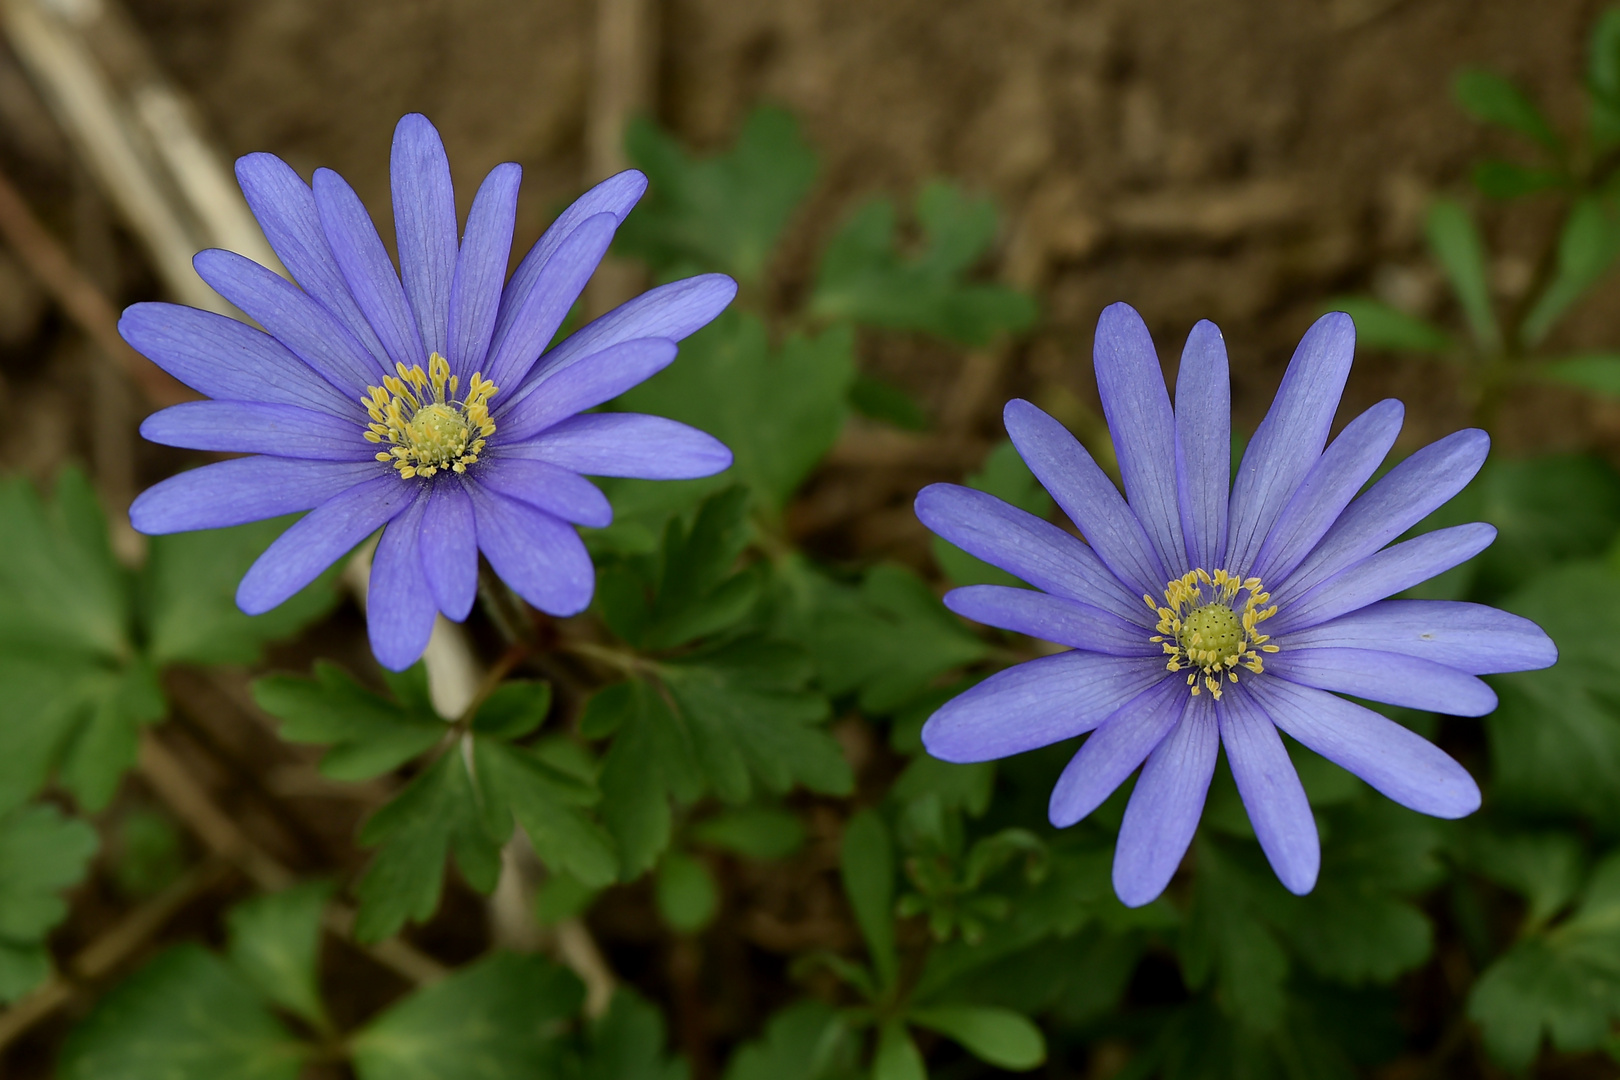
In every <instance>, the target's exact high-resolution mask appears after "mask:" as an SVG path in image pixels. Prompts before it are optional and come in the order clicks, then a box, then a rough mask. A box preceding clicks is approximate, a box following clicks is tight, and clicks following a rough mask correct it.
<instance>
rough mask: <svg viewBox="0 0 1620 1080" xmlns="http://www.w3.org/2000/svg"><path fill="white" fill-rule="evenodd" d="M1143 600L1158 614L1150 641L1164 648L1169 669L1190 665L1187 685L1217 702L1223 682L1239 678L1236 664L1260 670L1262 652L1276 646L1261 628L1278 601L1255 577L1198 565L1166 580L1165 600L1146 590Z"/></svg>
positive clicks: (1273, 650)
mask: <svg viewBox="0 0 1620 1080" xmlns="http://www.w3.org/2000/svg"><path fill="white" fill-rule="evenodd" d="M1240 595H1242V597H1243V599H1242V600H1241V601H1239V600H1238V597H1239V596H1240ZM1142 600H1143V602H1144V603H1146V604H1147V606H1148V610H1149V611H1151V612H1153V613H1154V614H1155V615H1157V616H1158V619H1159V621H1158V625H1157V627H1155V629H1156V630H1157V631H1158V633H1157V634H1155V635H1154V636H1152V637H1150V638H1149V639H1148V640H1150V641H1152V642H1153V643H1154V644H1157V645H1158V646H1159V647H1160V648H1161V649H1163V650H1164V653H1165V655H1166V661H1165V668H1166V670H1168V671H1171V672H1177V673H1179V672H1181V671H1183V670H1186V669H1189V668H1190V669H1192V670H1191V671H1190V672H1189V673H1188V675H1187V688H1188V691H1189V692H1190V693H1191V694H1192V695H1193V696H1195V697H1196V696H1198V695H1199V694H1201V693H1202V692H1203V691H1205V690H1208V691H1209V695H1210V697H1212V698H1214V699H1215V700H1216V701H1219V700H1220V698H1221V690H1222V684H1223V683H1224V682H1228V681H1229V682H1234V683H1235V682H1237V681H1238V672H1237V669H1238V668H1246V669H1247V670H1249V671H1251V672H1254V673H1255V674H1257V675H1258V674H1260V673H1261V672H1263V671H1264V663H1263V661H1262V659H1261V653H1274V652H1277V651H1278V646H1276V645H1271V644H1267V642H1269V641H1270V640H1271V639H1270V638H1269V637H1268V636H1267V635H1265V634H1262V633H1260V632H1259V629H1258V627H1259V625H1260V624H1261V623H1263V622H1265V621H1266V620H1267V619H1269V618H1271V617H1272V616H1273V615H1275V614H1276V613H1277V605H1275V604H1271V603H1270V601H1271V594H1270V593H1268V592H1266V591H1265V589H1264V586H1262V584H1261V582H1260V579H1259V578H1257V577H1251V578H1242V577H1239V576H1238V575H1237V574H1234V573H1231V572H1230V571H1227V570H1224V569H1217V570H1206V569H1204V568H1202V567H1200V568H1199V569H1197V570H1192V571H1189V572H1188V573H1186V574H1183V575H1182V576H1181V577H1179V578H1174V579H1172V580H1170V581H1167V582H1165V586H1164V605H1161V604H1160V603H1159V602H1158V601H1156V600H1154V599H1153V597H1152V596H1148V595H1144V596H1143V597H1142ZM1223 676H1224V678H1223Z"/></svg>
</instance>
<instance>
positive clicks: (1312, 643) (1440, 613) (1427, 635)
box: [1275, 600, 1558, 675]
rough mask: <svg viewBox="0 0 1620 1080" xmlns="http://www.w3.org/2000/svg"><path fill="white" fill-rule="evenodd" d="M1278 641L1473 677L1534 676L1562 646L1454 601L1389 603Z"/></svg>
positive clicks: (1524, 622) (1531, 626)
mask: <svg viewBox="0 0 1620 1080" xmlns="http://www.w3.org/2000/svg"><path fill="white" fill-rule="evenodd" d="M1275 640H1276V643H1277V644H1278V645H1281V646H1282V648H1283V650H1284V651H1285V652H1286V651H1288V650H1290V649H1297V648H1311V647H1315V648H1346V649H1372V650H1374V651H1377V652H1389V653H1401V654H1403V655H1406V656H1415V657H1418V658H1420V659H1423V660H1432V661H1434V662H1435V663H1437V664H1444V665H1446V666H1447V667H1449V668H1455V669H1456V670H1458V671H1464V672H1467V673H1468V674H1470V675H1494V674H1497V673H1500V672H1504V671H1534V670H1535V669H1537V668H1544V667H1551V666H1552V665H1553V664H1554V663H1555V662H1556V661H1557V660H1558V647H1557V646H1556V645H1554V644H1553V642H1552V639H1551V638H1549V637H1548V636H1547V635H1546V633H1545V632H1544V631H1543V630H1542V629H1541V627H1539V626H1537V625H1536V624H1535V623H1533V622H1531V621H1530V620H1529V619H1524V618H1520V617H1519V616H1517V615H1510V614H1508V613H1507V612H1505V611H1498V610H1497V609H1496V608H1492V607H1486V606H1485V605H1484V604H1465V603H1459V602H1456V601H1451V600H1383V601H1380V602H1379V603H1376V604H1369V605H1367V606H1366V607H1364V608H1362V609H1361V610H1360V611H1355V612H1351V613H1350V614H1349V615H1341V616H1340V617H1339V618H1337V619H1334V620H1333V621H1332V622H1326V623H1323V624H1321V625H1320V626H1313V627H1311V628H1310V629H1309V630H1298V631H1295V632H1294V633H1292V634H1285V635H1281V636H1278V637H1276V639H1275Z"/></svg>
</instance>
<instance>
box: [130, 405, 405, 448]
mask: <svg viewBox="0 0 1620 1080" xmlns="http://www.w3.org/2000/svg"><path fill="white" fill-rule="evenodd" d="M141 436H142V437H143V438H145V439H146V440H148V441H149V442H155V443H161V444H163V445H164V446H182V447H185V448H186V449H188V450H220V451H225V452H228V453H236V454H273V455H275V456H277V457H289V458H310V459H313V460H316V461H372V460H374V459H375V457H376V453H377V448H376V446H374V445H373V444H371V443H368V442H366V440H365V429H364V428H362V427H361V426H360V425H359V424H358V423H356V422H354V421H353V420H339V419H337V418H336V417H334V416H332V415H331V414H329V413H318V412H313V411H311V410H309V409H300V408H298V407H297V406H296V405H259V404H256V403H254V402H248V401H187V402H183V403H182V404H179V405H171V406H169V407H168V408H167V409H163V410H161V411H159V412H155V413H153V414H152V415H151V416H148V417H147V418H146V419H145V421H143V422H142V424H141Z"/></svg>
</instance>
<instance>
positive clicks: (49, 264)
mask: <svg viewBox="0 0 1620 1080" xmlns="http://www.w3.org/2000/svg"><path fill="white" fill-rule="evenodd" d="M0 236H3V237H5V240H6V242H7V243H8V244H10V245H11V247H12V249H13V250H15V251H16V252H17V255H18V257H19V258H20V259H21V260H22V262H23V265H25V266H26V267H28V270H29V272H30V273H31V274H33V275H34V277H35V278H36V279H37V280H38V281H39V283H40V284H41V285H43V286H44V287H45V290H46V291H47V292H49V293H50V294H51V296H52V297H53V298H54V299H55V300H56V302H57V303H58V304H60V305H61V306H62V310H63V311H64V312H66V314H67V316H68V318H70V319H72V320H73V321H74V323H76V324H77V325H78V327H79V329H81V330H83V331H84V333H85V334H86V335H87V336H88V337H89V338H90V340H92V341H94V342H95V343H96V345H97V346H98V347H99V348H100V349H101V351H102V352H103V353H104V354H106V356H107V357H108V359H110V360H111V361H112V362H113V363H115V364H117V365H118V366H119V367H121V368H122V369H123V370H124V371H125V372H127V373H128V374H129V377H130V378H131V379H132V380H133V381H134V383H135V385H136V386H138V387H140V388H141V392H142V393H144V394H145V395H146V397H147V399H148V400H150V401H151V402H152V403H153V404H154V405H174V404H176V403H178V402H181V401H191V400H194V399H195V398H196V396H197V395H196V394H194V393H192V392H191V391H190V390H188V389H186V387H184V386H182V385H181V384H180V383H179V382H177V381H176V380H175V379H173V378H172V377H170V375H169V374H168V373H167V372H165V371H164V370H163V369H162V368H160V367H158V366H157V365H156V364H154V363H152V362H151V361H150V360H148V359H147V358H146V357H144V356H142V355H141V354H140V353H138V352H136V351H135V350H134V349H132V348H130V347H129V345H127V344H126V343H125V342H124V339H123V338H121V337H119V336H118V312H117V310H116V309H115V308H114V307H113V305H112V304H111V303H110V302H109V301H108V300H107V298H106V297H105V296H104V295H102V292H101V290H100V289H99V288H97V287H96V284H95V282H93V281H91V280H90V278H89V276H88V275H86V274H85V273H84V272H83V271H81V270H80V269H79V268H78V266H77V265H75V264H74V262H73V260H72V258H70V257H69V256H68V253H67V251H66V250H64V249H63V247H62V245H61V244H60V243H58V242H57V240H56V238H55V237H54V236H52V235H51V234H50V232H49V231H48V230H47V229H46V228H45V226H43V225H41V224H40V223H39V219H38V218H36V217H35V216H34V215H33V212H32V211H30V210H29V209H28V204H27V203H26V202H25V201H23V197H22V195H21V194H19V193H18V191H17V189H16V187H15V186H13V185H12V183H11V181H10V180H9V179H8V178H7V177H6V176H5V174H4V173H0Z"/></svg>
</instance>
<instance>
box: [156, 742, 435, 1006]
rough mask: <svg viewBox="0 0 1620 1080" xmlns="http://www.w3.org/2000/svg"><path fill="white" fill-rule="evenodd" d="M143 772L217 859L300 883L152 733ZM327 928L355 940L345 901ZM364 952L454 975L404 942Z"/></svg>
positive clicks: (271, 885)
mask: <svg viewBox="0 0 1620 1080" xmlns="http://www.w3.org/2000/svg"><path fill="white" fill-rule="evenodd" d="M139 768H140V773H141V777H142V778H143V779H144V780H145V781H146V782H147V784H149V785H150V786H151V788H152V790H153V791H154V792H155V793H156V794H157V796H158V797H159V798H160V799H162V800H163V801H164V803H165V804H166V805H167V806H168V807H169V809H170V810H172V811H173V812H174V814H175V816H176V817H178V818H179V819H180V820H181V821H183V822H184V823H185V824H186V826H187V827H188V828H190V829H191V831H192V832H193V833H195V834H196V836H197V839H199V840H201V841H202V842H203V845H204V846H205V847H207V848H208V849H209V850H210V851H212V852H213V853H214V854H215V855H217V856H219V857H220V858H223V859H227V860H229V861H230V862H231V863H233V864H235V865H236V866H237V867H238V868H239V869H240V870H241V871H242V872H243V873H244V874H246V875H247V876H248V878H249V879H251V880H252V881H253V883H254V884H255V885H257V886H259V888H261V889H265V890H271V891H273V890H276V889H284V888H286V887H287V886H289V885H291V884H292V883H293V882H294V881H296V880H297V877H296V876H295V875H294V874H293V872H292V871H291V870H289V869H287V868H286V867H285V866H283V865H281V863H279V862H278V861H276V859H275V858H274V857H273V856H271V855H270V854H268V853H267V852H265V851H264V850H263V849H261V848H260V847H259V846H258V845H257V844H255V843H254V842H253V840H252V838H251V837H249V836H248V835H247V834H246V833H245V832H243V831H242V830H241V828H240V827H239V826H238V825H237V824H236V822H234V821H232V820H231V819H230V817H229V815H227V814H226V813H225V811H224V810H221V809H220V808H219V807H218V806H217V805H216V804H215V803H214V800H213V799H212V798H211V797H210V796H209V794H208V792H206V791H204V790H203V788H202V786H201V785H199V784H198V783H197V781H196V780H194V779H193V778H192V776H191V774H190V773H189V772H187V771H186V768H185V766H184V765H182V764H181V763H180V761H179V759H178V758H176V757H175V756H174V755H173V754H172V753H170V751H169V750H168V748H167V747H165V746H164V745H163V744H162V743H161V742H159V741H158V738H157V736H155V735H153V734H152V733H151V732H150V731H148V732H146V733H144V734H143V736H142V738H141V756H140V763H139ZM324 924H325V926H326V928H327V929H328V930H330V931H331V932H332V933H334V934H336V935H338V936H339V937H342V938H345V939H347V940H351V941H352V940H353V937H352V935H353V932H354V909H353V908H350V907H348V906H347V905H345V904H342V903H336V902H334V903H332V904H329V905H327V913H326V917H325V919H324ZM362 948H364V949H365V951H366V952H367V953H369V954H370V955H371V957H372V959H374V960H376V961H377V962H378V963H380V964H382V965H383V966H385V967H387V968H390V969H391V970H393V971H394V972H396V973H398V974H399V975H403V976H404V977H405V978H407V979H409V980H410V981H411V982H413V983H417V984H423V983H429V982H434V981H436V980H438V979H442V978H444V976H445V975H446V974H448V970H447V969H446V968H445V967H444V965H443V964H441V963H439V962H438V961H437V960H435V959H433V958H432V957H431V956H428V955H427V954H426V953H424V952H421V951H420V950H418V949H417V948H415V947H414V946H412V945H411V944H410V943H409V942H406V941H402V940H400V939H399V938H391V939H389V940H388V941H382V942H378V943H377V944H375V945H366V946H362Z"/></svg>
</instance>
